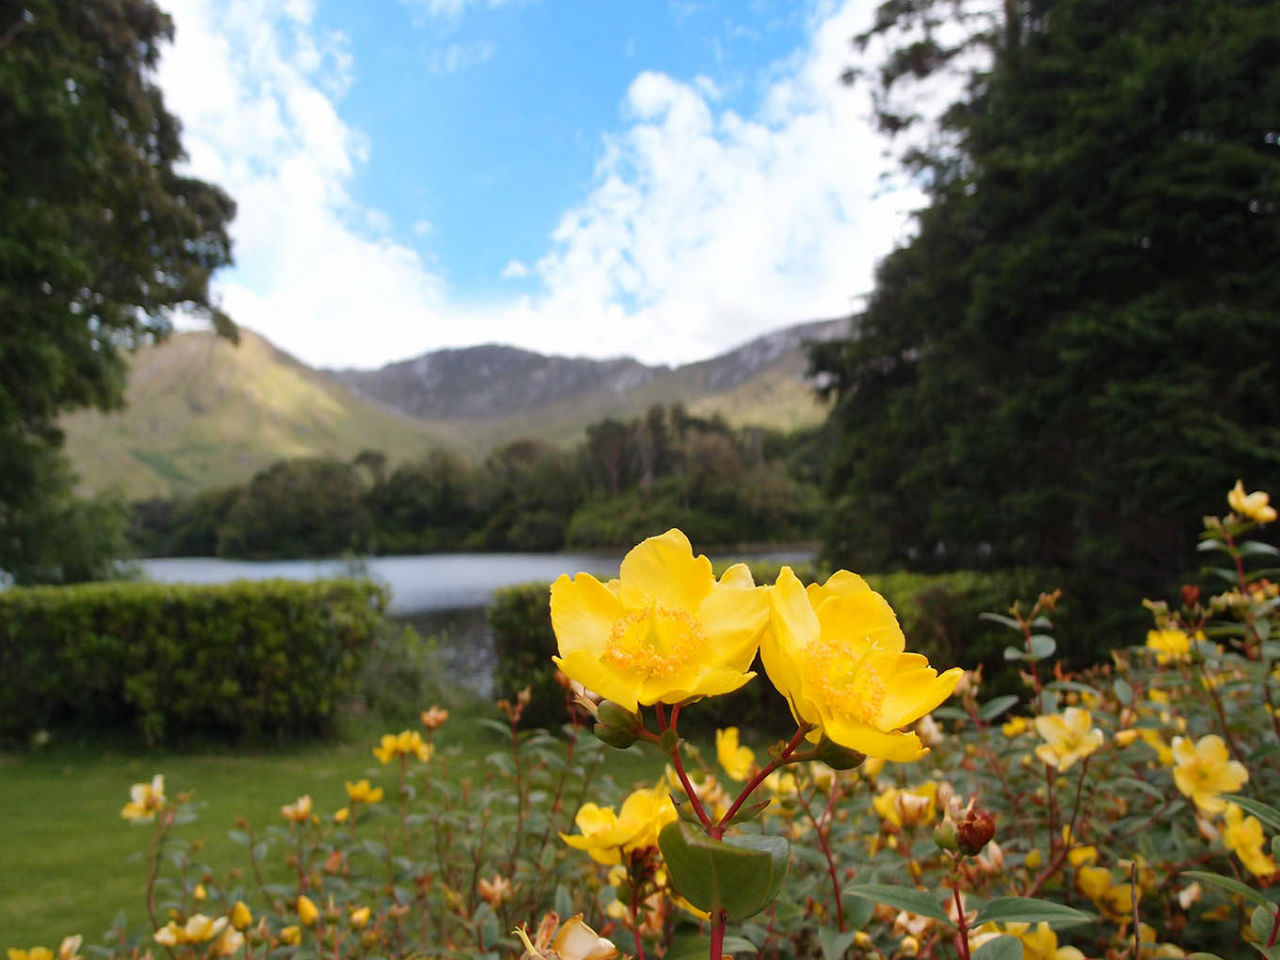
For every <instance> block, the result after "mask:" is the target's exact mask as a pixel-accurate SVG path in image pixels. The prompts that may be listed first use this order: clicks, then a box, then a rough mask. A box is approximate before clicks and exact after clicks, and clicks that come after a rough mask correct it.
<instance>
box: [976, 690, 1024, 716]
mask: <svg viewBox="0 0 1280 960" xmlns="http://www.w3.org/2000/svg"><path fill="white" fill-rule="evenodd" d="M1017 702H1018V698H1017V697H1016V696H1014V695H1013V694H1006V695H1005V696H1003V697H995V698H994V699H992V700H988V701H987V702H986V703H984V704H983V705H982V707H981V708H979V710H978V719H979V720H994V719H995V718H996V717H998V716H1000V714H1002V713H1004V712H1005V711H1006V710H1008V709H1009V708H1010V707H1012V706H1013V705H1014V704H1016V703H1017Z"/></svg>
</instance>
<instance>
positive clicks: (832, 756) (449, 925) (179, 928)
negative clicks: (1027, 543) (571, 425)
mask: <svg viewBox="0 0 1280 960" xmlns="http://www.w3.org/2000/svg"><path fill="white" fill-rule="evenodd" d="M1230 505H1231V507H1232V513H1230V514H1228V515H1227V516H1226V517H1223V518H1208V519H1207V520H1206V525H1205V532H1204V534H1203V536H1202V540H1201V549H1202V551H1203V552H1204V553H1205V555H1206V556H1208V557H1211V558H1214V562H1215V565H1214V566H1212V567H1210V568H1209V569H1208V571H1207V572H1208V575H1210V576H1212V577H1215V578H1217V579H1218V580H1220V581H1222V582H1223V584H1224V587H1225V589H1223V590H1222V591H1220V592H1216V593H1213V592H1210V591H1205V590H1202V589H1201V588H1199V587H1196V586H1187V587H1185V588H1184V589H1183V590H1182V593H1181V596H1180V597H1179V599H1178V601H1177V602H1176V603H1174V604H1170V603H1166V602H1162V601H1159V602H1148V607H1149V609H1150V612H1151V614H1152V617H1153V621H1154V622H1153V625H1152V629H1151V631H1150V633H1149V634H1148V635H1147V637H1146V642H1145V643H1141V644H1138V645H1135V646H1132V647H1128V648H1117V649H1116V650H1115V651H1113V653H1112V655H1111V658H1110V661H1109V662H1107V663H1103V664H1099V665H1097V666H1095V667H1093V668H1091V669H1088V670H1085V671H1082V672H1078V673H1071V672H1068V671H1067V670H1065V669H1064V668H1063V667H1062V666H1061V665H1060V664H1059V663H1057V662H1055V652H1056V641H1055V639H1054V637H1053V635H1052V633H1051V631H1052V627H1053V622H1052V618H1053V615H1054V613H1055V610H1056V606H1057V603H1058V595H1057V594H1056V593H1049V594H1043V595H1041V596H1040V597H1039V598H1038V599H1037V600H1036V601H1035V602H1034V603H1032V604H1031V605H1030V606H1029V607H1028V606H1027V605H1025V604H1015V605H1013V606H1012V607H1011V608H1010V609H1009V610H1008V611H1007V612H1005V613H1001V614H991V615H989V620H990V622H992V623H996V624H998V625H1000V626H1002V627H1004V628H1007V629H1008V630H1009V632H1010V633H1009V636H1010V641H1011V642H1010V644H1009V646H1008V647H1007V648H1006V650H1005V657H1006V658H1007V659H1008V660H1009V661H1010V662H1013V663H1017V664H1019V665H1020V668H1021V672H1022V676H1023V680H1024V682H1025V690H1026V693H1025V695H1024V696H1012V695H1002V696H998V697H994V698H990V699H985V698H984V697H983V696H982V677H981V674H980V672H979V671H975V672H970V673H962V672H961V671H958V670H948V671H945V672H943V673H941V674H939V673H938V672H937V671H935V670H934V669H933V668H932V667H931V666H929V664H928V663H927V661H925V659H924V658H923V657H921V656H919V655H918V654H912V653H908V652H906V651H905V649H904V645H903V638H902V634H901V631H900V630H899V629H898V626H897V621H896V619H895V617H894V615H893V613H892V611H891V610H890V608H889V606H888V604H886V603H885V602H884V601H883V600H882V599H881V598H880V597H879V595H878V594H876V593H875V592H874V591H872V590H871V589H870V588H869V587H867V585H866V584H865V583H864V582H863V581H862V580H861V579H860V578H857V577H855V576H853V575H852V574H848V573H844V572H840V573H837V574H836V575H835V576H833V577H832V578H830V579H829V580H828V581H827V582H826V583H825V584H823V585H813V586H810V587H809V588H807V589H805V588H803V587H801V586H800V585H799V584H798V582H797V581H795V578H794V577H792V576H791V575H790V574H789V572H787V571H783V572H782V573H781V574H780V575H779V577H778V582H777V583H776V584H775V585H774V586H772V587H760V586H757V585H755V584H754V583H753V582H752V580H751V576H750V574H749V573H748V572H747V571H746V570H745V568H731V569H730V570H728V571H726V572H725V573H724V574H723V575H722V576H721V577H719V578H717V577H715V576H714V575H713V574H712V571H711V568H710V565H709V564H708V563H707V562H706V560H705V558H702V557H695V556H694V555H693V553H692V550H691V548H690V547H689V544H688V541H687V540H685V539H684V537H683V535H681V534H680V533H679V532H678V531H671V532H669V533H667V534H665V535H663V536H662V537H658V538H653V539H652V540H648V541H645V542H644V543H642V544H641V545H640V546H638V547H637V548H636V549H635V550H633V551H632V552H631V553H630V554H628V556H627V558H626V559H625V560H624V561H623V564H622V569H621V571H620V576H619V577H618V578H617V579H615V580H611V581H609V582H607V583H601V582H599V581H596V580H595V579H594V578H591V577H587V576H586V575H582V574H580V575H579V576H578V577H576V578H572V579H570V578H568V577H565V578H562V579H561V580H559V581H557V582H556V584H555V585H554V586H553V588H552V619H553V623H554V625H555V629H556V634H557V638H558V645H559V656H558V660H559V663H560V665H561V667H562V669H563V670H564V671H565V673H566V674H567V678H566V682H572V683H573V684H575V686H574V697H573V698H572V700H571V701H570V703H569V716H570V722H569V724H568V725H567V726H566V728H565V733H566V736H565V737H564V738H563V739H557V738H555V737H553V736H551V735H550V734H547V733H544V732H541V731H534V732H526V731H523V730H522V729H521V719H522V712H523V709H524V698H520V697H517V698H516V699H515V700H514V702H508V701H503V702H502V703H501V704H500V706H501V710H502V713H503V716H504V721H503V722H501V723H498V722H497V721H487V722H488V723H491V724H493V725H495V726H496V728H497V729H500V730H501V731H502V732H503V734H504V736H506V737H508V738H509V741H510V748H509V749H508V750H504V751H499V752H496V753H494V754H492V755H491V756H490V757H489V758H488V773H487V775H486V776H485V778H484V779H483V781H480V782H477V780H476V779H475V778H474V777H473V776H469V777H461V778H459V777H457V776H456V773H455V772H454V771H453V770H451V765H452V764H453V763H454V760H453V757H452V756H451V754H450V751H448V750H447V749H435V746H436V745H435V743H434V738H435V736H436V734H437V732H438V731H440V730H447V729H448V728H447V717H446V716H445V715H444V714H445V712H444V711H439V710H434V709H433V710H432V711H427V712H425V713H424V714H423V718H422V719H423V730H422V731H404V732H401V733H389V734H387V735H386V736H385V737H383V738H382V742H381V743H380V744H378V745H377V747H375V748H374V751H373V752H374V753H375V754H376V757H377V759H378V760H379V761H381V765H380V766H378V767H374V768H372V769H371V771H370V772H369V775H368V776H367V777H364V778H362V779H360V780H353V781H349V782H348V783H347V785H346V793H345V796H342V797H335V798H326V800H325V801H323V802H321V801H314V802H313V799H312V798H311V797H299V798H297V799H294V800H292V801H290V802H288V803H287V804H285V805H284V806H283V808H282V810H281V819H280V821H279V822H278V823H276V824H272V825H269V826H267V827H266V828H265V829H262V828H259V829H257V830H254V829H251V828H250V827H249V825H248V824H241V825H240V826H239V827H238V828H237V830H235V831H233V832H232V839H233V840H235V841H236V842H238V843H241V844H242V845H243V846H244V847H245V850H246V859H247V862H246V865H245V868H244V869H243V870H241V871H238V872H234V873H233V874H231V875H230V876H227V877H215V876H213V875H212V874H211V872H209V871H208V870H207V869H206V868H204V867H202V866H201V865H200V864H199V863H198V859H197V857H198V852H199V851H198V849H197V848H196V847H195V846H194V845H192V844H190V843H189V842H187V841H184V840H182V839H180V838H179V837H178V836H177V835H176V833H175V832H174V827H175V825H176V824H177V823H179V822H181V821H182V820H183V819H184V818H188V817H190V816H191V815H192V808H193V805H192V803H191V797H190V795H189V794H178V795H176V796H173V797H172V798H170V796H169V794H168V793H166V787H165V783H164V781H163V779H162V778H160V777H157V778H156V779H154V780H153V781H151V782H150V783H144V784H138V785H136V786H135V787H134V788H133V790H132V792H131V794H130V798H129V802H128V803H127V804H126V805H125V807H124V809H123V810H122V815H123V816H124V817H125V818H126V819H128V820H131V821H136V822H138V823H141V824H144V825H146V827H147V828H148V829H149V831H150V842H149V851H150V852H149V856H148V858H147V869H146V878H145V896H146V906H147V915H148V920H149V922H148V923H147V925H146V926H145V927H143V928H142V929H141V930H126V929H120V930H117V931H115V933H114V939H113V941H112V942H111V944H110V945H109V949H108V954H109V955H110V956H112V957H118V958H124V957H142V956H144V955H146V954H147V953H151V954H152V955H154V952H155V951H156V950H157V949H158V948H160V947H164V948H167V949H168V950H169V951H171V952H172V954H173V956H174V957H175V958H213V957H218V956H243V957H244V958H245V960H249V958H251V957H273V958H275V957H279V958H284V957H289V956H292V957H295V958H303V960H305V958H312V957H335V958H337V957H358V958H364V957H370V958H373V957H397V958H406V957H411V956H412V957H432V958H437V957H438V958H446V957H448V958H453V957H476V956H482V957H500V956H503V955H506V956H519V955H524V956H526V957H540V958H546V960H552V958H555V960H604V958H608V957H613V956H616V955H618V954H619V953H620V952H622V951H626V952H627V953H630V954H633V955H634V956H636V957H648V956H654V957H663V958H669V960H685V958H693V957H703V956H710V957H711V958H713V960H715V958H717V957H720V956H723V955H734V956H746V955H759V956H761V957H766V958H770V960H773V958H782V957H788V958H791V957H794V958H818V957H822V958H823V960H836V958H837V957H842V956H852V957H858V958H876V960H885V958H899V957H957V958H963V960H1013V958H1017V957H1024V958H1027V960H1075V958H1085V957H1091V958H1103V957H1105V958H1109V960H1148V958H1157V957H1181V956H1196V957H1201V958H1212V957H1215V956H1222V957H1237V956H1240V957H1243V956H1250V955H1254V956H1256V955H1258V954H1261V955H1262V956H1264V957H1267V958H1269V960H1280V946H1277V942H1278V941H1280V910H1278V909H1277V900H1280V897H1277V891H1278V890H1280V884H1278V883H1277V881H1278V880H1280V873H1278V871H1277V863H1276V857H1277V856H1278V855H1280V844H1278V843H1277V842H1276V839H1275V835H1276V834H1277V833H1280V811H1278V810H1277V809H1276V808H1275V806H1273V805H1272V798H1273V797H1274V795H1275V793H1276V791H1277V788H1280V764H1277V760H1276V758H1277V755H1278V754H1280V717H1278V716H1277V714H1276V704H1275V694H1274V691H1273V689H1272V687H1273V686H1274V685H1275V684H1276V683H1277V682H1280V671H1277V670H1276V664H1277V661H1280V638H1277V637H1276V628H1277V626H1278V625H1280V616H1278V615H1277V610H1278V609H1280V588H1278V587H1277V585H1276V584H1275V583H1273V582H1272V581H1271V579H1270V578H1271V577H1273V576H1276V574H1277V571H1276V570H1275V569H1273V568H1270V567H1267V566H1265V564H1269V563H1274V558H1275V557H1276V556H1277V551H1276V550H1275V549H1274V548H1272V547H1270V546H1268V545H1266V544H1264V543H1262V542H1260V541H1257V540H1252V539H1249V538H1248V534H1249V533H1250V532H1251V531H1252V530H1253V529H1254V528H1255V527H1256V526H1258V525H1259V524H1263V523H1269V522H1271V521H1272V520H1273V519H1274V516H1275V515H1274V512H1272V511H1271V508H1270V506H1269V503H1268V501H1267V499H1266V497H1265V495H1264V494H1258V493H1254V494H1246V493H1245V492H1244V490H1243V487H1239V488H1237V490H1236V491H1232V494H1231V500H1230ZM1218 558H1221V561H1222V562H1221V563H1218V562H1217V560H1218ZM757 645H758V646H759V649H760V652H761V659H762V662H763V664H764V671H765V673H766V675H767V679H768V681H769V682H771V683H772V685H773V687H774V688H776V691H777V694H778V696H777V707H778V709H779V711H785V712H789V713H790V715H791V717H792V720H793V721H794V723H795V733H794V735H793V736H792V737H791V738H790V739H789V740H787V741H785V742H779V743H777V744H774V745H772V746H769V745H765V744H757V745H754V747H753V745H752V744H750V743H749V742H746V741H748V740H749V738H748V737H746V736H744V733H743V731H742V730H740V729H737V728H725V729H723V730H721V731H720V732H719V733H718V734H717V736H716V738H715V750H714V756H710V755H709V754H710V752H708V755H704V754H703V752H702V751H700V750H699V749H698V748H697V746H696V745H694V744H692V743H690V742H688V741H686V740H684V739H682V737H681V735H680V732H679V723H680V719H681V715H682V713H683V712H684V711H686V710H688V711H693V710H696V709H697V707H698V704H697V700H698V698H701V697H713V696H718V695H721V694H724V693H726V692H728V691H731V690H734V689H737V688H739V687H740V686H742V685H743V684H747V683H753V682H760V683H763V682H765V681H764V679H761V678H756V677H755V676H754V673H753V672H752V669H751V667H752V661H753V657H754V654H755V651H756V647H757ZM953 692H954V697H952V696H951V695H952V694H953ZM601 695H607V696H608V697H609V698H610V699H601ZM588 721H590V722H591V723H592V724H593V728H594V732H595V735H596V737H595V739H591V738H585V737H583V736H582V732H583V730H584V729H585V723H587V722H588ZM637 742H639V743H641V744H644V745H646V746H645V747H644V749H649V750H654V751H656V752H658V753H659V754H663V755H665V757H666V761H667V765H666V769H665V772H664V773H663V774H662V776H661V777H660V778H659V779H658V780H657V781H656V782H651V783H647V784H639V785H636V786H634V787H632V788H629V789H627V790H625V791H620V790H617V789H616V788H614V787H613V786H612V784H611V783H610V782H609V781H608V779H607V778H605V777H602V776H600V775H599V770H600V765H601V762H602V758H603V756H604V754H605V752H606V747H605V746H604V745H605V744H608V745H610V746H612V747H615V748H623V747H628V746H630V745H631V744H633V743H637ZM375 781H376V783H375ZM286 799H287V798H286ZM338 804H342V805H341V806H338ZM331 810H332V812H330V811H331ZM1269 836H1270V837H1271V841H1270V842H1268V837H1269ZM530 922H532V923H533V925H530ZM68 944H70V946H69V947H68ZM78 948H79V941H78V940H75V939H74V938H68V940H67V941H64V944H63V948H62V950H61V951H60V954H61V953H62V952H67V951H68V950H69V952H70V953H71V954H75V952H76V951H77V950H78ZM1192 951H1200V952H1197V953H1194V954H1193V953H1192ZM1207 951H1212V952H1207ZM52 956H53V951H52V950H51V949H49V948H40V947H35V948H24V949H21V950H20V949H17V948H15V949H13V950H11V951H10V960H27V958H36V957H44V958H46V960H49V958H51V957H52Z"/></svg>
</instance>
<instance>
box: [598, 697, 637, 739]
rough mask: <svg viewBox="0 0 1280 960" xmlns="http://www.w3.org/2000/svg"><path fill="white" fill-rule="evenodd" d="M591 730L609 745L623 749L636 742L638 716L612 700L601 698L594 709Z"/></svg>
mask: <svg viewBox="0 0 1280 960" xmlns="http://www.w3.org/2000/svg"><path fill="white" fill-rule="evenodd" d="M593 732H594V733H595V735H596V737H597V738H599V739H600V740H602V741H604V742H605V743H607V744H608V745H609V746H611V747H618V748H619V749H622V750H625V749H626V748H627V747H629V746H631V745H632V744H633V743H635V742H636V736H637V734H638V733H639V732H640V717H639V716H638V715H637V714H634V713H632V712H631V711H630V710H628V709H626V708H625V707H623V706H620V705H618V704H616V703H614V702H613V701H612V700H602V701H601V702H600V706H599V707H598V708H597V711H596V725H595V728H594V730H593Z"/></svg>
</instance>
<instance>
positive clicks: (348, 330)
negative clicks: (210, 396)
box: [157, 0, 922, 367]
mask: <svg viewBox="0 0 1280 960" xmlns="http://www.w3.org/2000/svg"><path fill="white" fill-rule="evenodd" d="M159 2H160V5H161V6H162V7H164V8H165V9H167V10H168V11H169V12H170V14H171V15H172V17H173V20H174V26H175V31H176V36H175V42H174V45H173V46H172V47H171V48H168V49H167V50H166V52H165V54H164V57H163V60H162V62H161V65H160V68H159V72H158V77H157V79H158V82H159V83H160V85H161V88H162V89H163V91H164V95H165V100H166V104H167V106H168V108H169V109H170V111H171V112H173V113H174V114H176V115H177V116H178V117H179V118H180V119H181V121H182V123H183V128H184V143H185V145H186V148H187V152H188V154H189V161H188V169H189V171H190V172H191V173H193V174H195V175H196V176H199V177H201V178H203V179H207V180H210V181H213V182H215V183H218V184H219V185H221V186H222V187H223V188H224V189H225V190H227V191H228V192H229V193H230V194H231V195H232V196H233V197H234V198H235V200H236V201H237V204H238V213H237V216H236V219H235V222H234V223H233V224H232V230H231V232H232V237H233V241H234V256H235V259H236V263H235V266H234V267H232V268H230V269H227V270H224V271H221V272H220V273H219V274H217V275H216V277H215V281H214V284H213V287H214V292H215V296H216V297H218V298H219V299H220V301H221V304H222V306H223V308H224V309H225V310H227V312H228V313H230V315H231V316H232V318H233V319H234V320H236V321H237V322H238V323H240V324H242V325H244V326H246V327H248V328H250V329H252V330H255V331H257V332H259V333H262V334H263V335H265V336H266V337H268V338H269V339H270V340H272V341H273V342H274V343H276V344H277V345H278V346H280V347H282V348H283V349H285V350H287V351H288V352H290V353H292V354H293V355H294V356H296V357H298V358H299V359H301V360H303V361H305V362H307V363H310V364H312V365H315V366H327V367H375V366H379V365H381V364H383V363H386V362H389V361H393V360H398V359H404V358H407V357H410V356H416V355H418V354H421V353H423V352H426V351H429V350H434V349H439V348H441V347H461V346H471V345H476V344H482V343H505V344H512V345H515V346H519V347H524V348H527V349H532V350H537V351H539V352H542V353H550V354H563V355H571V356H589V357H596V358H604V357H616V356H633V357H636V358H637V359H640V360H643V361H645V362H648V363H668V364H677V363H685V362H691V361H695V360H699V359H703V358H706V357H708V356H712V355H715V354H717V353H721V352H723V351H724V350H726V349H729V348H732V347H734V346H736V345H738V344H740V343H743V342H745V341H747V340H749V339H751V338H753V337H755V336H758V335H760V334H762V333H765V332H768V331H770V330H774V329H778V328H780V327H784V326H789V325H791V324H794V323H798V322H801V321H805V320H813V319H825V318H830V317H838V316H845V315H848V314H849V313H851V312H852V311H853V310H854V309H856V307H857V305H858V303H859V302H860V298H861V297H862V296H863V295H865V294H866V293H867V292H868V291H869V289H870V288H871V283H872V273H873V270H874V266H875V263H876V261H877V260H878V259H879V258H880V257H882V256H884V255H885V254H886V253H888V252H889V251H890V250H891V249H892V248H893V247H894V245H895V244H897V243H900V242H901V241H902V240H904V239H905V238H906V236H907V235H908V231H909V229H910V218H909V213H910V211H911V210H913V209H915V208H916V207H919V206H920V205H921V202H922V200H921V197H920V195H919V194H918V192H916V191H915V190H914V189H912V188H911V187H910V186H909V185H905V184H903V183H901V182H900V181H899V180H898V179H891V180H885V178H884V176H883V175H884V174H885V173H886V172H888V171H891V170H892V169H893V168H892V165H891V163H890V161H889V160H888V159H886V148H887V146H888V144H886V142H885V141H884V139H883V138H881V137H880V136H879V135H878V134H877V133H876V132H875V131H874V128H873V126H872V123H871V120H870V107H869V102H868V99H867V94H866V91H865V89H863V88H862V87H860V86H858V85H854V86H853V87H849V86H846V85H844V84H841V83H840V81H839V78H840V75H841V73H843V72H844V71H845V70H846V69H847V68H848V67H850V66H852V65H856V62H857V54H856V51H855V50H854V48H853V47H852V45H851V43H850V38H851V37H852V36H853V35H854V34H855V33H857V32H858V30H859V29H861V28H863V27H865V26H866V25H867V24H868V23H869V22H870V17H871V13H872V11H873V9H874V7H875V0H847V2H843V3H840V2H835V0H159Z"/></svg>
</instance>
